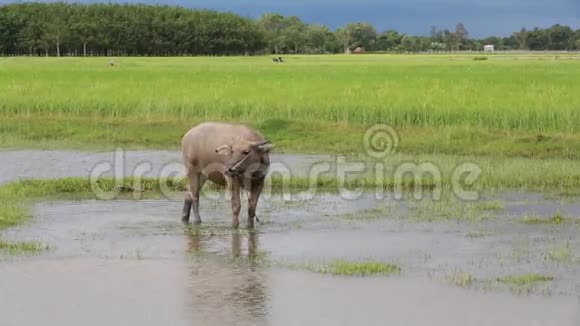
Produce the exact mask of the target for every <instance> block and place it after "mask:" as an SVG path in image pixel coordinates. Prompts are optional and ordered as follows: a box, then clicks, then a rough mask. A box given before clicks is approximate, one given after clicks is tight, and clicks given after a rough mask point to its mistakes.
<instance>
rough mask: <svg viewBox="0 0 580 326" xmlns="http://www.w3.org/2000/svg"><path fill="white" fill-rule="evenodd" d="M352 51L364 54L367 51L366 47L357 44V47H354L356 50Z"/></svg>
mask: <svg viewBox="0 0 580 326" xmlns="http://www.w3.org/2000/svg"><path fill="white" fill-rule="evenodd" d="M352 53H354V54H363V53H365V48H363V47H362V46H357V47H356V49H354V51H352Z"/></svg>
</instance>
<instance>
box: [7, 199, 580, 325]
mask: <svg viewBox="0 0 580 326" xmlns="http://www.w3.org/2000/svg"><path fill="white" fill-rule="evenodd" d="M518 198H519V199H520V201H517V202H514V203H513V204H512V205H511V206H509V207H508V206H507V205H506V210H510V211H513V210H517V208H516V207H517V206H518V205H524V204H522V203H525V202H526V201H525V200H521V199H522V196H519V197H518ZM518 203H519V204H518ZM535 203H536V205H539V206H541V207H546V206H547V205H548V206H549V205H555V203H554V202H551V201H549V200H545V201H536V202H535ZM382 204H385V203H382ZM389 204H392V205H394V206H395V205H398V206H397V207H395V208H393V209H392V210H390V211H389V212H390V213H388V215H389V216H386V215H384V214H383V215H379V216H377V217H376V218H373V219H364V218H360V219H356V218H354V219H353V218H352V216H357V212H361V211H363V210H365V209H368V208H370V207H374V206H376V205H377V203H376V201H374V200H373V199H372V197H371V196H370V195H367V196H366V197H364V198H363V199H361V200H359V201H356V202H352V201H345V200H343V199H341V198H340V197H338V196H336V195H330V194H326V195H320V196H318V197H317V198H316V199H314V200H310V201H307V202H302V201H300V200H295V201H290V202H288V201H283V200H281V199H280V198H271V199H270V200H268V201H264V202H263V203H262V205H261V206H260V211H261V216H262V224H261V225H260V226H259V227H258V228H257V230H256V231H255V232H249V231H248V230H243V229H241V230H239V231H233V230H231V229H230V228H229V227H228V217H227V215H228V211H227V207H226V206H227V203H220V202H211V201H206V202H204V203H203V205H202V210H201V214H202V217H203V218H204V222H205V224H204V225H203V226H201V227H199V228H195V227H184V226H182V225H180V224H179V223H178V219H179V208H180V203H179V202H172V201H167V200H148V201H108V202H105V201H68V202H56V203H40V204H38V205H36V207H35V215H36V216H35V218H34V219H33V221H32V222H31V223H29V224H27V225H24V226H21V227H18V228H14V229H11V230H7V231H3V235H2V237H3V238H5V239H19V240H34V241H41V242H43V243H46V244H48V245H50V246H51V248H52V250H51V251H50V252H48V253H46V254H42V255H40V256H35V257H21V256H20V257H4V258H1V259H0V279H2V282H1V283H0V293H1V295H0V307H2V314H0V324H1V325H8V326H12V325H35V324H39V323H44V324H46V321H50V323H48V324H49V325H78V324H83V325H103V324H119V325H159V324H163V323H164V324H171V325H301V324H320V325H352V324H360V323H362V324H369V325H384V324H385V323H389V324H396V325H417V324H429V325H508V324H509V325H578V323H579V322H580V301H579V299H578V295H579V294H580V277H579V275H580V268H579V267H580V264H576V263H574V262H570V263H566V264H554V263H551V262H548V261H546V259H544V258H543V257H542V253H543V252H545V250H546V248H547V247H549V245H551V244H560V243H563V242H567V243H568V244H569V246H571V247H572V248H573V252H575V253H578V252H580V243H579V242H578V240H577V239H580V237H578V235H579V234H580V232H579V230H578V228H571V227H563V226H552V227H546V226H528V225H522V224H521V223H515V221H512V222H510V221H509V220H508V221H502V222H497V221H496V222H485V223H475V224H474V223H450V222H445V223H408V222H407V221H405V220H404V219H403V218H402V216H398V215H399V214H400V212H404V211H405V210H408V209H409V207H406V206H408V204H405V203H389ZM409 205H410V204H409ZM554 207H555V206H553V207H552V208H554ZM558 207H563V208H564V209H569V210H573V209H574V207H575V206H574V204H573V203H572V204H568V205H566V204H564V205H563V206H562V204H558ZM329 208H332V213H330V212H329ZM521 209H523V208H521ZM336 212H340V214H336ZM385 214H386V213H385ZM508 219H509V217H508ZM469 233H482V234H483V233H485V234H486V235H485V236H482V237H469V236H467V235H468V234H469ZM520 247H521V248H523V249H521V250H524V249H525V253H524V254H520V255H521V257H514V255H515V254H514V252H516V250H520V249H519V248H520ZM335 258H340V259H347V260H352V261H357V260H365V259H371V260H378V261H383V262H390V263H397V264H398V265H400V266H401V267H402V269H403V271H402V274H401V275H399V276H391V277H376V278H357V277H333V276H324V275H318V274H316V273H312V272H307V271H305V270H303V269H301V268H300V266H303V265H305V264H306V263H309V264H320V263H324V262H328V261H331V260H332V259H335ZM289 266H293V267H294V268H289ZM296 266H298V268H297V269H296ZM457 270H463V271H466V272H469V273H470V274H472V275H473V276H474V277H476V278H477V279H478V280H479V281H478V282H476V284H474V285H473V286H470V287H468V288H465V289H464V288H460V287H457V286H453V285H450V284H449V281H448V277H449V275H451V274H453V272H454V271H457ZM530 271H533V272H537V273H549V274H550V275H554V276H555V277H556V279H555V280H554V281H553V282H548V283H546V284H540V285H538V286H537V287H535V288H534V289H533V291H532V292H531V294H526V295H521V294H514V293H513V292H512V291H511V290H510V289H509V288H506V287H505V286H502V285H500V284H496V283H497V282H494V280H495V279H496V278H497V277H498V276H502V275H510V274H514V273H515V274H517V273H521V272H530ZM31 307H34V309H33V311H34V313H30V311H31Z"/></svg>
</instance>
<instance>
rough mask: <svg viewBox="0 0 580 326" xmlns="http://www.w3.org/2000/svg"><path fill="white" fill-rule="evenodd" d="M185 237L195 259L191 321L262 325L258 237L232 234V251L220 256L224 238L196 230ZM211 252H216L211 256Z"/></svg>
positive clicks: (263, 289) (262, 288) (262, 287)
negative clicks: (212, 250) (195, 256)
mask: <svg viewBox="0 0 580 326" xmlns="http://www.w3.org/2000/svg"><path fill="white" fill-rule="evenodd" d="M187 234H188V247H189V250H190V251H191V252H192V253H194V254H196V255H197V258H196V259H194V260H193V261H192V263H191V270H192V272H191V277H190V280H191V282H190V287H191V293H192V294H193V295H192V296H191V305H190V307H188V308H190V309H191V311H192V315H193V316H192V317H193V319H194V320H195V321H198V322H199V324H200V325H224V324H235V325H259V324H265V323H266V320H265V319H266V317H267V315H268V309H267V301H268V295H267V289H266V281H267V280H266V277H265V274H264V272H263V270H262V269H261V267H260V265H259V255H258V253H257V249H258V234H257V233H256V232H248V233H245V234H242V233H240V232H237V231H233V233H231V235H229V236H228V237H230V236H231V248H228V249H224V250H223V251H221V252H220V250H219V248H220V247H221V246H223V244H224V243H223V242H224V241H223V240H226V239H224V238H225V237H224V236H221V235H220V236H215V235H211V234H209V233H208V232H207V231H205V232H204V230H203V229H200V228H197V227H193V228H191V229H189V231H188V233H187ZM244 240H245V241H244ZM226 241H227V240H226ZM225 243H227V242H225ZM211 248H216V249H217V250H216V251H217V252H213V253H212V252H210V250H211ZM230 250H231V251H230ZM244 251H246V252H247V255H244ZM224 252H226V254H224Z"/></svg>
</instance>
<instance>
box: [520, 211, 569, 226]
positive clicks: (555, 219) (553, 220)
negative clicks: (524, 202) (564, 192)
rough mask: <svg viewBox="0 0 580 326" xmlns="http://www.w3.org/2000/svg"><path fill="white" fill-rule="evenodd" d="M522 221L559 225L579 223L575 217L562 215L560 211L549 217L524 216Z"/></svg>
mask: <svg viewBox="0 0 580 326" xmlns="http://www.w3.org/2000/svg"><path fill="white" fill-rule="evenodd" d="M522 222H523V223H525V224H544V225H561V224H579V223H580V220H578V219H575V218H569V217H563V216H562V215H561V214H560V212H557V213H555V214H554V215H553V216H551V217H547V218H546V217H538V216H524V217H523V219H522Z"/></svg>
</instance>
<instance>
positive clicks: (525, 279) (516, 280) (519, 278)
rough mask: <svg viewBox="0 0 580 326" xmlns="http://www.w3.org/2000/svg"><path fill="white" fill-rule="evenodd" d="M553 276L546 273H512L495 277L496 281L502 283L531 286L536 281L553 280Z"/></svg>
mask: <svg viewBox="0 0 580 326" xmlns="http://www.w3.org/2000/svg"><path fill="white" fill-rule="evenodd" d="M553 280H554V277H553V276H548V275H541V274H533V273H530V274H524V275H512V276H506V277H500V278H498V279H497V281H498V282H500V283H504V284H507V285H512V286H516V287H527V286H533V285H535V284H537V283H541V282H549V281H553Z"/></svg>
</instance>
